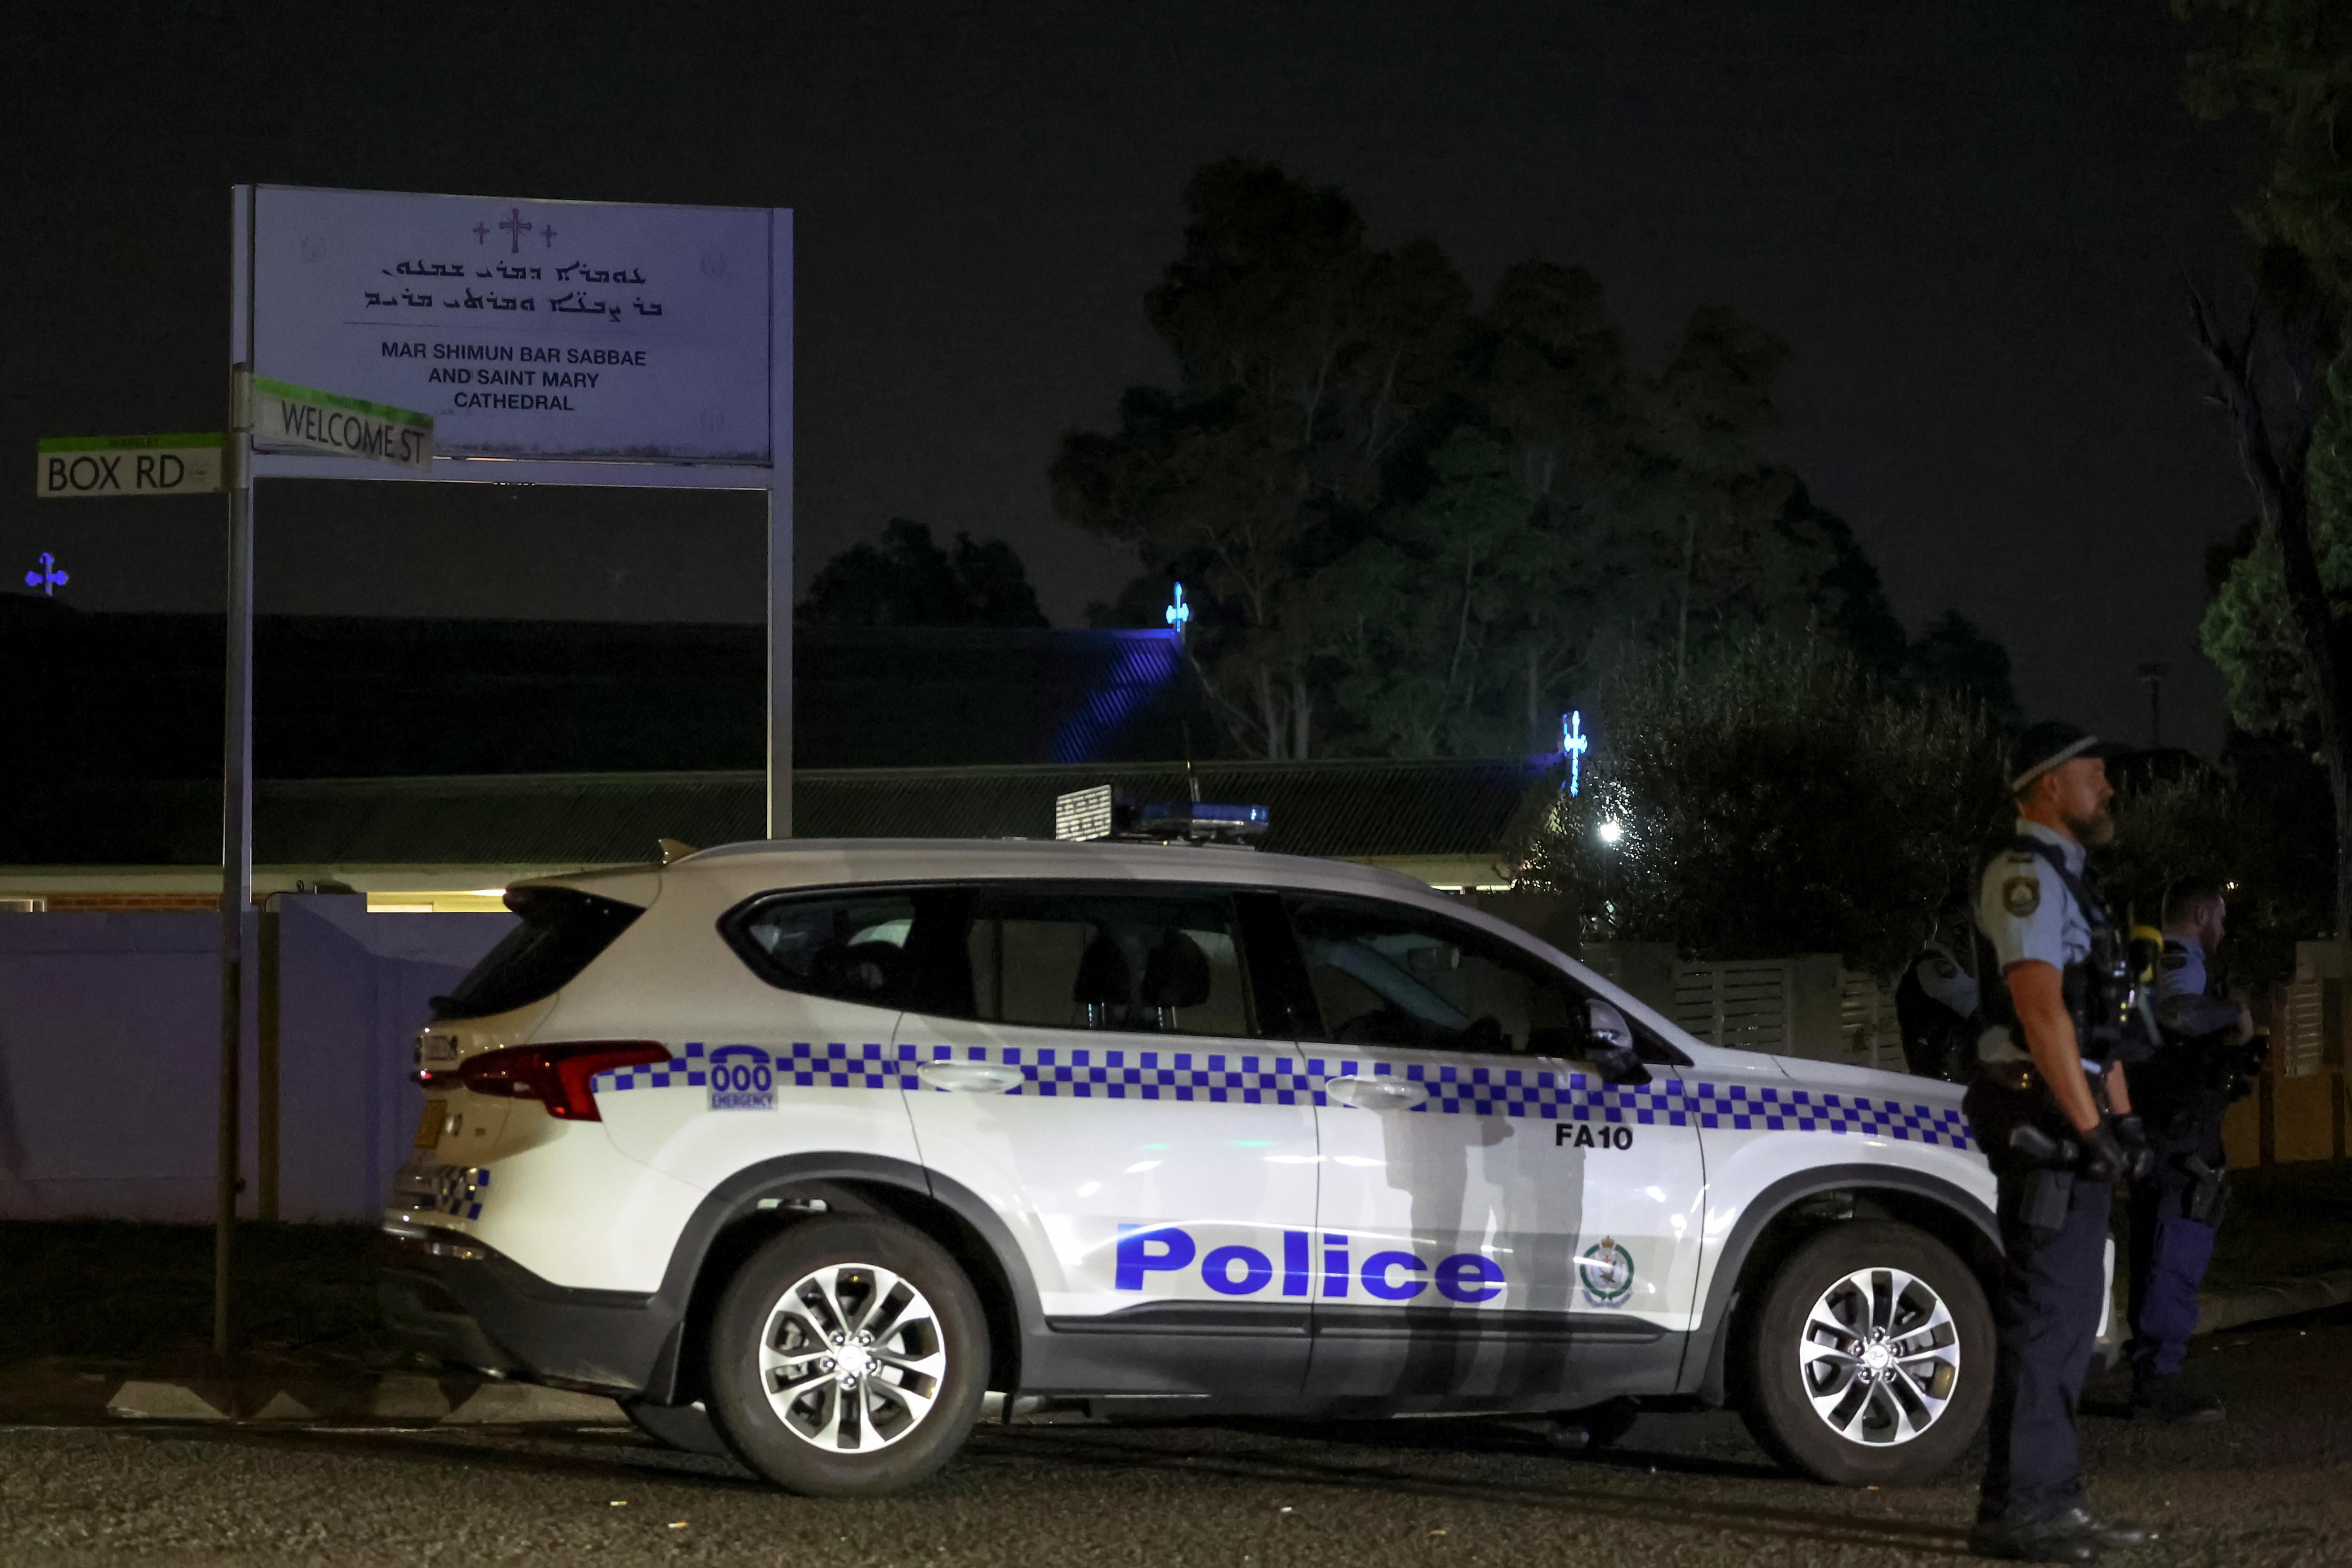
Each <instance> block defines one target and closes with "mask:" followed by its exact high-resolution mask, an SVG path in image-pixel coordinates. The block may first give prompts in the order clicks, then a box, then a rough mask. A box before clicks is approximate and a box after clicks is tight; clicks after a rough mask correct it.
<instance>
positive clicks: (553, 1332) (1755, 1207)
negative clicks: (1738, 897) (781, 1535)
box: [382, 840, 1997, 1495]
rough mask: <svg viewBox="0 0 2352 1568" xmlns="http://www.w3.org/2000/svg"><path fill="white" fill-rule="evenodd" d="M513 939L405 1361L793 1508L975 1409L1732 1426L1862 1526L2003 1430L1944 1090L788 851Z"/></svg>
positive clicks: (848, 1484) (1509, 934)
mask: <svg viewBox="0 0 2352 1568" xmlns="http://www.w3.org/2000/svg"><path fill="white" fill-rule="evenodd" d="M508 901H509V905H510V907H512V908H513V909H514V910H515V911H516V912H517V913H518V914H520V916H521V924H520V926H519V927H518V928H517V929H516V930H515V931H513V932H512V933H510V934H509V937H508V938H507V939H506V940H505V941H504V942H501V943H500V944H499V947H498V948H497V949H496V950H495V951H494V952H491V953H490V954H489V955H488V957H487V958H486V959H485V960H484V961H483V962H482V963H481V964H480V965H479V966H478V968H477V969H476V970H475V971H474V972H473V973H471V974H470V975H469V976H468V977H467V979H466V980H465V982H464V983H463V984H461V985H460V986H459V987H458V989H457V992H456V994H453V995H451V996H448V997H444V998H440V999H438V1002H437V1005H436V1018H435V1020H434V1022H433V1023H432V1024H431V1025H430V1026H427V1027H426V1028H425V1030H424V1032H423V1034H422V1035H421V1037H419V1040H418V1046H417V1072H416V1078H417V1079H418V1081H419V1082H420V1083H421V1084H422V1085H423V1086H424V1091H425V1114H424V1119H423V1124H422V1126H421V1127H420V1129H419V1131H418V1134H417V1144H416V1150H415V1155H414V1158H412V1159H411V1160H410V1161H409V1162H408V1163H406V1164H405V1165H404V1166H403V1168H402V1169H401V1171H400V1173H399V1174H398V1177H397V1178H396V1184H395V1190H394V1194H393V1197H392V1201H391V1205H390V1208H389V1210H388V1211H387V1214H386V1216H385V1220H384V1225H383V1229H384V1231H385V1233H386V1242H387V1245H388V1248H389V1252H390V1257H389V1258H388V1260H387V1264H386V1268H385V1271H384V1274H383V1286H382V1295H383V1302H384V1306H385V1309H386V1311H387V1314H388V1316H389V1318H390V1319H391V1321H392V1322H393V1324H394V1327H395V1329H396V1330H397V1331H399V1332H401V1333H402V1334H403V1335H404V1337H405V1339H406V1340H407V1341H408V1342H410V1343H412V1344H413V1345H415V1347H417V1348H419V1349H422V1350H425V1351H426V1352H430V1353H432V1354H434V1355H436V1356H438V1357H440V1358H442V1359H443V1360H445V1361H447V1362H450V1363H457V1364H460V1365H464V1366H469V1367H475V1368H478V1369H481V1370H483V1371H485V1372H487V1373H492V1374H495V1375H504V1376H510V1377H514V1378H519V1379H525V1380H530V1381H535V1382H539V1383H542V1384H552V1385H554V1386H558V1387H563V1388H572V1389H582V1390H590V1391H593V1392H596V1393H601V1394H610V1395H613V1396H614V1397H615V1398H618V1399H619V1400H621V1401H622V1402H623V1404H624V1405H625V1406H626V1407H627V1408H628V1409H629V1411H630V1412H631V1414H632V1415H633V1417H634V1418H635V1420H636V1421H637V1422H638V1423H639V1424H640V1425H641V1426H644V1427H645V1428H646V1430H647V1431H649V1432H652V1433H654V1434H655V1435H656V1436H661V1437H663V1438H665V1439H667V1440H668V1441H670V1442H673V1443H675V1444H677V1445H678V1446H681V1447H700V1448H707V1449H711V1450H713V1451H716V1450H717V1449H718V1448H719V1447H720V1446H721V1445H723V1447H724V1449H725V1450H726V1451H729V1452H731V1453H733V1454H734V1455H735V1456H737V1457H738V1458H740V1459H741V1460H742V1461H743V1462H744V1463H746V1464H748V1465H750V1466H751V1467H752V1468H755V1469H757V1470H759V1471H761V1472H762V1473H763V1474H765V1475H766V1476H768V1477H770V1478H772V1479H773V1480H775V1481H776V1482H778V1483H779V1484H781V1485H782V1486H784V1487H786V1488H789V1489H793V1490H794V1491H798V1492H803V1493H810V1494H836V1495H838V1494H870V1493H877V1492H884V1491H888V1490H890V1489H895V1488H898V1487H902V1486H905V1485H907V1484H908V1483H909V1482H911V1481H914V1480H916V1479H919V1478H921V1477H923V1476H926V1475H928V1474H929V1473H931V1472H932V1471H934V1470H936V1469H937V1468H939V1467H940V1465H942V1464H943V1463H945V1462H946V1461H947V1459H948V1458H950V1455H952V1454H953V1453H954V1452H955V1450H956V1449H957V1447H959V1446H960V1445H961V1443H962V1442H963V1441H964V1439H965V1437H966V1436H967V1435H968V1434H969V1433H970V1432H971V1430H972V1427H973V1426H974V1423H975V1421H976V1420H977V1419H978V1418H979V1417H980V1416H981V1415H982V1402H983V1399H984V1398H986V1397H987V1396H988V1395H989V1394H992V1393H993V1394H997V1395H1000V1396H1002V1398H1003V1400H1005V1401H1013V1400H1022V1401H1027V1400H1031V1399H1034V1398H1040V1397H1042V1398H1045V1399H1051V1400H1069V1401H1083V1402H1085V1405H1086V1407H1087V1409H1089V1410H1091V1411H1092V1412H1093V1413H1095V1414H1097V1415H1109V1416H1121V1415H1135V1416H1142V1415H1152V1416H1166V1415H1202V1414H1210V1413H1247V1414H1255V1415H1349V1416H1362V1415H1402V1414H1433V1413H1441V1412H1454V1413H1469V1412H1491V1413H1514V1412H1516V1413H1540V1412H1553V1413H1558V1412H1569V1411H1577V1410H1591V1408H1592V1407H1595V1406H1607V1407H1608V1408H1609V1409H1610V1410H1612V1411H1619V1412H1622V1411H1626V1410H1631V1409H1635V1408H1646V1409H1696V1408H1703V1407H1710V1406H1717V1405H1724V1404H1726V1403H1736V1404H1737V1405H1738V1406H1739V1407H1740V1408H1741V1409H1742V1410H1743V1411H1744V1412H1745V1413H1746V1415H1747V1417H1748V1422H1749V1424H1750V1425H1751V1426H1752V1427H1753V1428H1754V1430H1755V1431H1756V1433H1757V1434H1758V1436H1759V1437H1761V1438H1762V1439H1763V1440H1764V1441H1765V1442H1766V1443H1767V1444H1769V1446H1770V1447H1771V1448H1772V1449H1773V1450H1774V1451H1775V1452H1776V1453H1778V1454H1779V1455H1780V1456H1781V1457H1782V1458H1785V1459H1786V1460H1787V1461H1789V1462H1790V1463H1792V1464H1794V1465H1796V1466H1798V1467H1801V1468H1803V1469H1805V1470H1808V1471H1810V1472H1811V1473H1812V1474H1813V1475H1815V1476H1817V1477H1820V1478H1822V1479H1826V1480H1831V1481H1836V1482H1845V1483H1864V1482H1874V1483H1893V1482H1901V1481H1906V1480H1910V1479H1917V1478H1920V1477H1924V1476H1926V1475H1927V1474H1930V1473H1932V1472H1934V1471H1936V1470H1937V1469H1938V1468H1941V1467H1943V1466H1944V1465H1946V1464H1947V1463H1948V1462H1949V1461H1950V1460H1951V1459H1953V1458H1955V1457H1956V1456H1957V1455H1958V1453H1959V1451H1960V1450H1961V1449H1962V1448H1963V1447H1965V1446H1966V1445H1967V1443H1968V1442H1969V1438H1970V1437H1971V1436H1973V1434H1974V1433H1975V1431H1976V1429H1977V1427H1978V1426H1979V1423H1980V1421H1981V1418H1982V1416H1983V1415H1984V1413H1985V1409H1986V1406H1987V1404H1988V1400H1989V1397H1990V1383H1991V1378H1990V1373H1991V1371H1992V1362H1993V1338H1992V1328H1991V1320H1990V1313H1989V1310H1988V1309H1987V1305H1986V1293H1985V1286H1984V1280H1985V1279H1987V1278H1988V1277H1989V1270H1990V1267H1991V1263H1992V1260H1993V1258H1994V1256H1995V1251H1996V1247H1997V1243H1996V1241H1995V1239H1994V1237H1995V1236H1996V1231H1995V1226H1994V1219H1993V1214H1992V1203H1993V1186H1992V1182H1991V1179H1990V1174H1989V1173H1988V1171H1987V1169H1986V1167H1985V1163H1984V1162H1983V1160H1982V1158H1981V1157H1980V1156H1979V1153H1978V1152H1976V1151H1975V1150H1973V1149H1972V1147H1971V1146H1970V1142H1969V1134H1968V1131H1967V1129H1966V1126H1965V1124H1964V1123H1963V1121H1962V1119H1961V1115H1960V1110H1959V1103H1958V1098H1959V1090H1958V1089H1957V1088H1955V1087H1952V1086H1948V1085H1944V1084H1940V1083H1935V1082H1929V1081H1926V1080H1922V1079H1910V1078H1905V1077H1900V1076H1896V1075H1893V1074H1883V1073H1876V1072H1871V1071H1866V1070H1862V1069H1856V1068H1843V1067H1839V1066H1834V1065H1828V1064H1823V1063H1820V1062H1813V1061H1803V1060H1792V1059H1785V1058H1774V1057H1768V1056H1762V1055H1758V1054H1753V1053H1746V1052H1736V1051H1729V1050H1720V1049H1716V1048H1713V1047H1708V1046H1706V1045H1703V1044H1701V1043H1699V1042H1697V1041H1696V1040H1694V1039H1693V1038H1691V1037H1689V1036H1688V1035H1686V1034H1685V1033H1684V1032H1683V1031H1682V1030H1680V1029H1678V1028H1676V1027H1675V1026H1674V1025H1673V1024H1672V1023H1670V1022H1669V1021H1667V1020H1666V1019H1665V1018H1664V1017H1663V1016H1660V1015H1658V1014H1657V1013H1655V1012H1654V1011H1653V1010H1652V1009H1650V1008H1648V1007H1646V1006H1644V1005H1642V1004H1641V1003H1640V1002H1638V1001H1636V1000H1634V998H1633V997H1632V996H1631V995H1630V994H1626V993H1625V992H1623V991H1622V990H1620V989H1619V988H1617V987H1616V986H1614V985H1612V984H1610V983H1609V982H1607V981H1606V980H1604V979H1601V977H1599V976H1597V975H1595V974H1594V973H1591V971H1589V970H1587V969H1585V968H1583V967H1582V966H1580V964H1578V963H1575V962H1574V961H1572V960H1571V959H1570V958H1569V957H1567V956H1566V955H1565V954H1563V953H1561V952H1557V951H1555V950H1553V949H1552V948H1550V947H1548V946H1546V945H1544V944H1543V943H1542V942H1538V941H1536V940H1534V939H1533V938H1531V937H1529V936H1528V934H1527V933H1525V932H1523V931H1518V930H1516V929H1514V928H1513V927H1511V926H1508V925H1506V924H1504V923H1502V922H1500V921H1496V920H1493V919H1491V918H1489V917H1487V916H1486V915H1483V914H1480V913H1478V912H1477V911H1475V910H1471V909H1468V908H1465V906H1464V905H1463V904H1461V903H1460V902H1458V901H1456V900H1452V899H1449V898H1446V897H1444V896H1443V895H1440V894H1438V893H1436V892H1434V891H1433V890H1432V889H1428V888H1426V887H1424V886H1423V885H1422V884H1420V883H1418V882H1414V881H1412V880H1411V879H1406V878H1403V877H1401V876H1397V875H1393V874H1391V873H1388V872H1383V871H1380V870H1374V869H1368V868H1363V867H1359V866H1351V865H1345V864H1338V863H1333V862H1327V861H1318V860H1308V859H1298V858H1287V857H1283V856H1276V855H1268V854H1263V853H1259V852H1257V851H1255V850H1253V849H1248V848H1244V847H1223V846H1220V845H1213V844H1208V845H1204V844H1139V843H1120V842H1092V843H1054V842H1022V841H997V842H985V843H952V842H942V841H937V840H924V841H903V842H894V841H879V840H858V841H843V842H822V841H797V842H789V843H763V844H744V845H737V846H732V847H724V848H717V849H710V850H705V851H702V852H698V853H692V854H688V855H685V856H684V857H683V858H677V859H676V860H675V861H673V862H672V863H669V864H666V865H662V866H658V867H656V866H647V867H642V868H621V869H614V870H607V871H599V872H588V873H583V874H579V875H574V876H564V877H554V878H549V879H543V880H539V881H533V882H530V883H525V884H521V885H519V886H518V887H516V888H515V889H513V890H512V891H511V892H510V893H509V897H508ZM1023 1407H1024V1408H1025V1407H1027V1406H1026V1405H1024V1406H1023Z"/></svg>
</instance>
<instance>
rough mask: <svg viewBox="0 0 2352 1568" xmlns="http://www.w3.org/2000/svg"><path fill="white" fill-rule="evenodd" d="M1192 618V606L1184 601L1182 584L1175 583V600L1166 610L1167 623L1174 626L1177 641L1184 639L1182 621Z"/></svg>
mask: <svg viewBox="0 0 2352 1568" xmlns="http://www.w3.org/2000/svg"><path fill="white" fill-rule="evenodd" d="M1166 619H1167V622H1168V624H1169V625H1170V626H1174V627H1175V628H1176V640H1177V641H1178V642H1182V641H1183V640H1184V623H1185V622H1187V621H1189V620H1191V619H1192V605H1188V604H1186V603H1185V602H1184V584H1181V583H1179V584H1176V602H1175V603H1173V604H1171V605H1169V606H1168V609H1167V611H1166Z"/></svg>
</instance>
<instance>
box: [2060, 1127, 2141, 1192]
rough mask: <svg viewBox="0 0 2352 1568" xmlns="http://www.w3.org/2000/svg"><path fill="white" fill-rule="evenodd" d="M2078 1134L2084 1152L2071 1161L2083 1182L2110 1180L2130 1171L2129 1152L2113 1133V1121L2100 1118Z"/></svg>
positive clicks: (2114, 1132)
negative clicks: (2093, 1125) (2088, 1129)
mask: <svg viewBox="0 0 2352 1568" xmlns="http://www.w3.org/2000/svg"><path fill="white" fill-rule="evenodd" d="M2081 1136H2082V1140H2083V1152H2082V1154H2081V1156H2080V1157H2079V1158H2078V1159H2077V1160H2076V1161H2075V1162H2074V1170H2075V1173H2077V1174H2078V1175H2080V1176H2081V1177H2082V1178H2083V1179H2084V1181H2086V1182H2112V1181H2114V1180H2116V1178H2117V1177H2118V1176H2123V1175H2127V1174H2129V1173H2130V1172H2131V1169H2132V1155H2131V1152H2130V1151H2128V1150H2126V1148H2125V1147H2124V1144H2123V1140H2122V1139H2120V1138H2118V1137H2116V1125H2115V1123H2114V1122H2112V1121H2102V1122H2100V1123H2099V1124H2098V1125H2097V1126H2096V1127H2094V1128H2092V1129H2091V1131H2088V1132H2085V1133H2083V1134H2082V1135H2081ZM2142 1152H2143V1153H2145V1150H2144V1149H2143V1151H2142Z"/></svg>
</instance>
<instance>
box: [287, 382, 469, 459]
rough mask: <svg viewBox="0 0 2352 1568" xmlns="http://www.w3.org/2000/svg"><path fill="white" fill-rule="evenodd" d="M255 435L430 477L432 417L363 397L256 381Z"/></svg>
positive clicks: (314, 388) (309, 387)
mask: <svg viewBox="0 0 2352 1568" xmlns="http://www.w3.org/2000/svg"><path fill="white" fill-rule="evenodd" d="M252 385H253V434H254V438H255V439H256V440H257V441H266V442H268V443H269V444H270V445H272V446H276V447H299V448H301V449H303V450H306V451H312V452H332V453H334V454H336V455H337V456H338V457H344V458H372V459H373V460H374V461H376V462H379V463H398V464H400V465H401V466H402V467H404V468H419V469H423V470H424V471H425V472H427V473H430V472H431V471H432V468H433V416H431V415H429V414H419V413H417V412H416V411H415V410H414V409H410V408H394V407H392V406H390V405H386V404H382V403H369V402H367V401H365V400H364V399H362V398H357V397H344V396H342V395H339V394H337V393H332V392H320V390H319V389H318V388H317V387H315V386H297V385H295V384H293V383H292V382H290V381H273V380H271V379H270V378H269V377H268V376H266V375H257V376H255V377H254V378H253V382H252Z"/></svg>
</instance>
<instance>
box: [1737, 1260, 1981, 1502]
mask: <svg viewBox="0 0 2352 1568" xmlns="http://www.w3.org/2000/svg"><path fill="white" fill-rule="evenodd" d="M1745 1354H1746V1356H1747V1369H1746V1370H1747V1374H1748V1378H1747V1382H1748V1398H1747V1400H1746V1402H1745V1404H1744V1406H1743V1409H1742V1414H1743V1415H1745V1416H1746V1418H1747V1421H1748V1430H1749V1431H1751V1432H1753V1433H1754V1434H1755V1435H1756V1437H1757V1440H1758V1441H1759V1442H1761V1443H1762V1444H1763V1445H1764V1446H1765V1447H1766V1448H1768V1449H1769V1450H1770V1451H1771V1452H1772V1453H1773V1454H1774V1455H1776V1456H1777V1457H1778V1458H1780V1459H1781V1460H1783V1461H1784V1462H1786V1463H1788V1464H1790V1465H1792V1466H1794V1467H1795V1468H1798V1469H1801V1470H1803V1471H1805V1472H1806V1473H1807V1474H1809V1475H1811V1476H1812V1477H1813V1478H1814V1479H1817V1480H1822V1481H1827V1482H1829V1483H1830V1484H1832V1485H1833V1486H1910V1485H1915V1484H1916V1483H1918V1482H1921V1481H1924V1480H1927V1479H1928V1478H1930V1477H1932V1476H1935V1475H1937V1474H1938V1473H1939V1472H1941V1471H1942V1470H1944V1469H1945V1468H1948V1466H1950V1465H1951V1464H1952V1463H1953V1462H1954V1461H1955V1460H1957V1459H1958V1458H1959V1457H1960V1455H1961V1454H1962V1453H1963V1452H1964V1451H1965V1450H1966V1449H1967V1447H1968V1446H1969V1442H1970V1440H1971V1439H1973V1438H1974V1437H1975V1436H1976V1435H1977V1429H1978V1428H1979V1426H1982V1425H1983V1424H1984V1417H1985V1412H1986V1410H1987V1409H1988V1408H1989V1407H1990V1405H1991V1403H1992V1367H1993V1322H1992V1310H1991V1308H1990V1307H1989V1306H1988V1305H1987V1304H1986V1302H1985V1295H1984V1289H1983V1288H1982V1287H1981V1286H1980V1285H1979V1284H1978V1282H1977V1278H1976V1276H1975V1275H1974V1274H1973V1273H1971V1272H1970V1271H1969V1267H1968V1265H1967V1264H1965V1263H1963V1262H1961V1261H1960V1259H1959V1258H1958V1256H1957V1255H1955V1254H1954V1253H1953V1251H1952V1249H1951V1248H1949V1247H1946V1246H1945V1245H1944V1244H1943V1243H1942V1242H1939V1241H1937V1239H1936V1238H1935V1237H1931V1236H1929V1235H1927V1233H1926V1232H1924V1231H1921V1230H1917V1229H1915V1228H1913V1227H1912V1226H1907V1225H1898V1224H1894V1223H1891V1222H1882V1221H1872V1220H1865V1221H1860V1222H1856V1223H1851V1224H1845V1225H1839V1226H1832V1227H1831V1228H1830V1229H1828V1230H1825V1231H1822V1233H1820V1234H1819V1235H1817V1236H1814V1237H1811V1238H1810V1239H1809V1240H1807V1241H1805V1242H1804V1243H1802V1244H1801V1245H1800V1246H1799V1247H1797V1248H1796V1250H1795V1251H1793V1252H1791V1253H1790V1255H1789V1256H1788V1258H1785V1259H1783V1260H1782V1262H1781V1263H1780V1267H1779V1268H1776V1269H1775V1270H1774V1271H1773V1273H1772V1275H1771V1277H1770V1278H1769V1279H1768V1280H1766V1281H1765V1282H1764V1286H1763V1296H1762V1300H1760V1301H1759V1304H1758V1307H1757V1310H1756V1311H1755V1312H1754V1314H1753V1315H1752V1316H1751V1318H1750V1319H1749V1324H1748V1335H1747V1342H1746V1346H1745Z"/></svg>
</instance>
